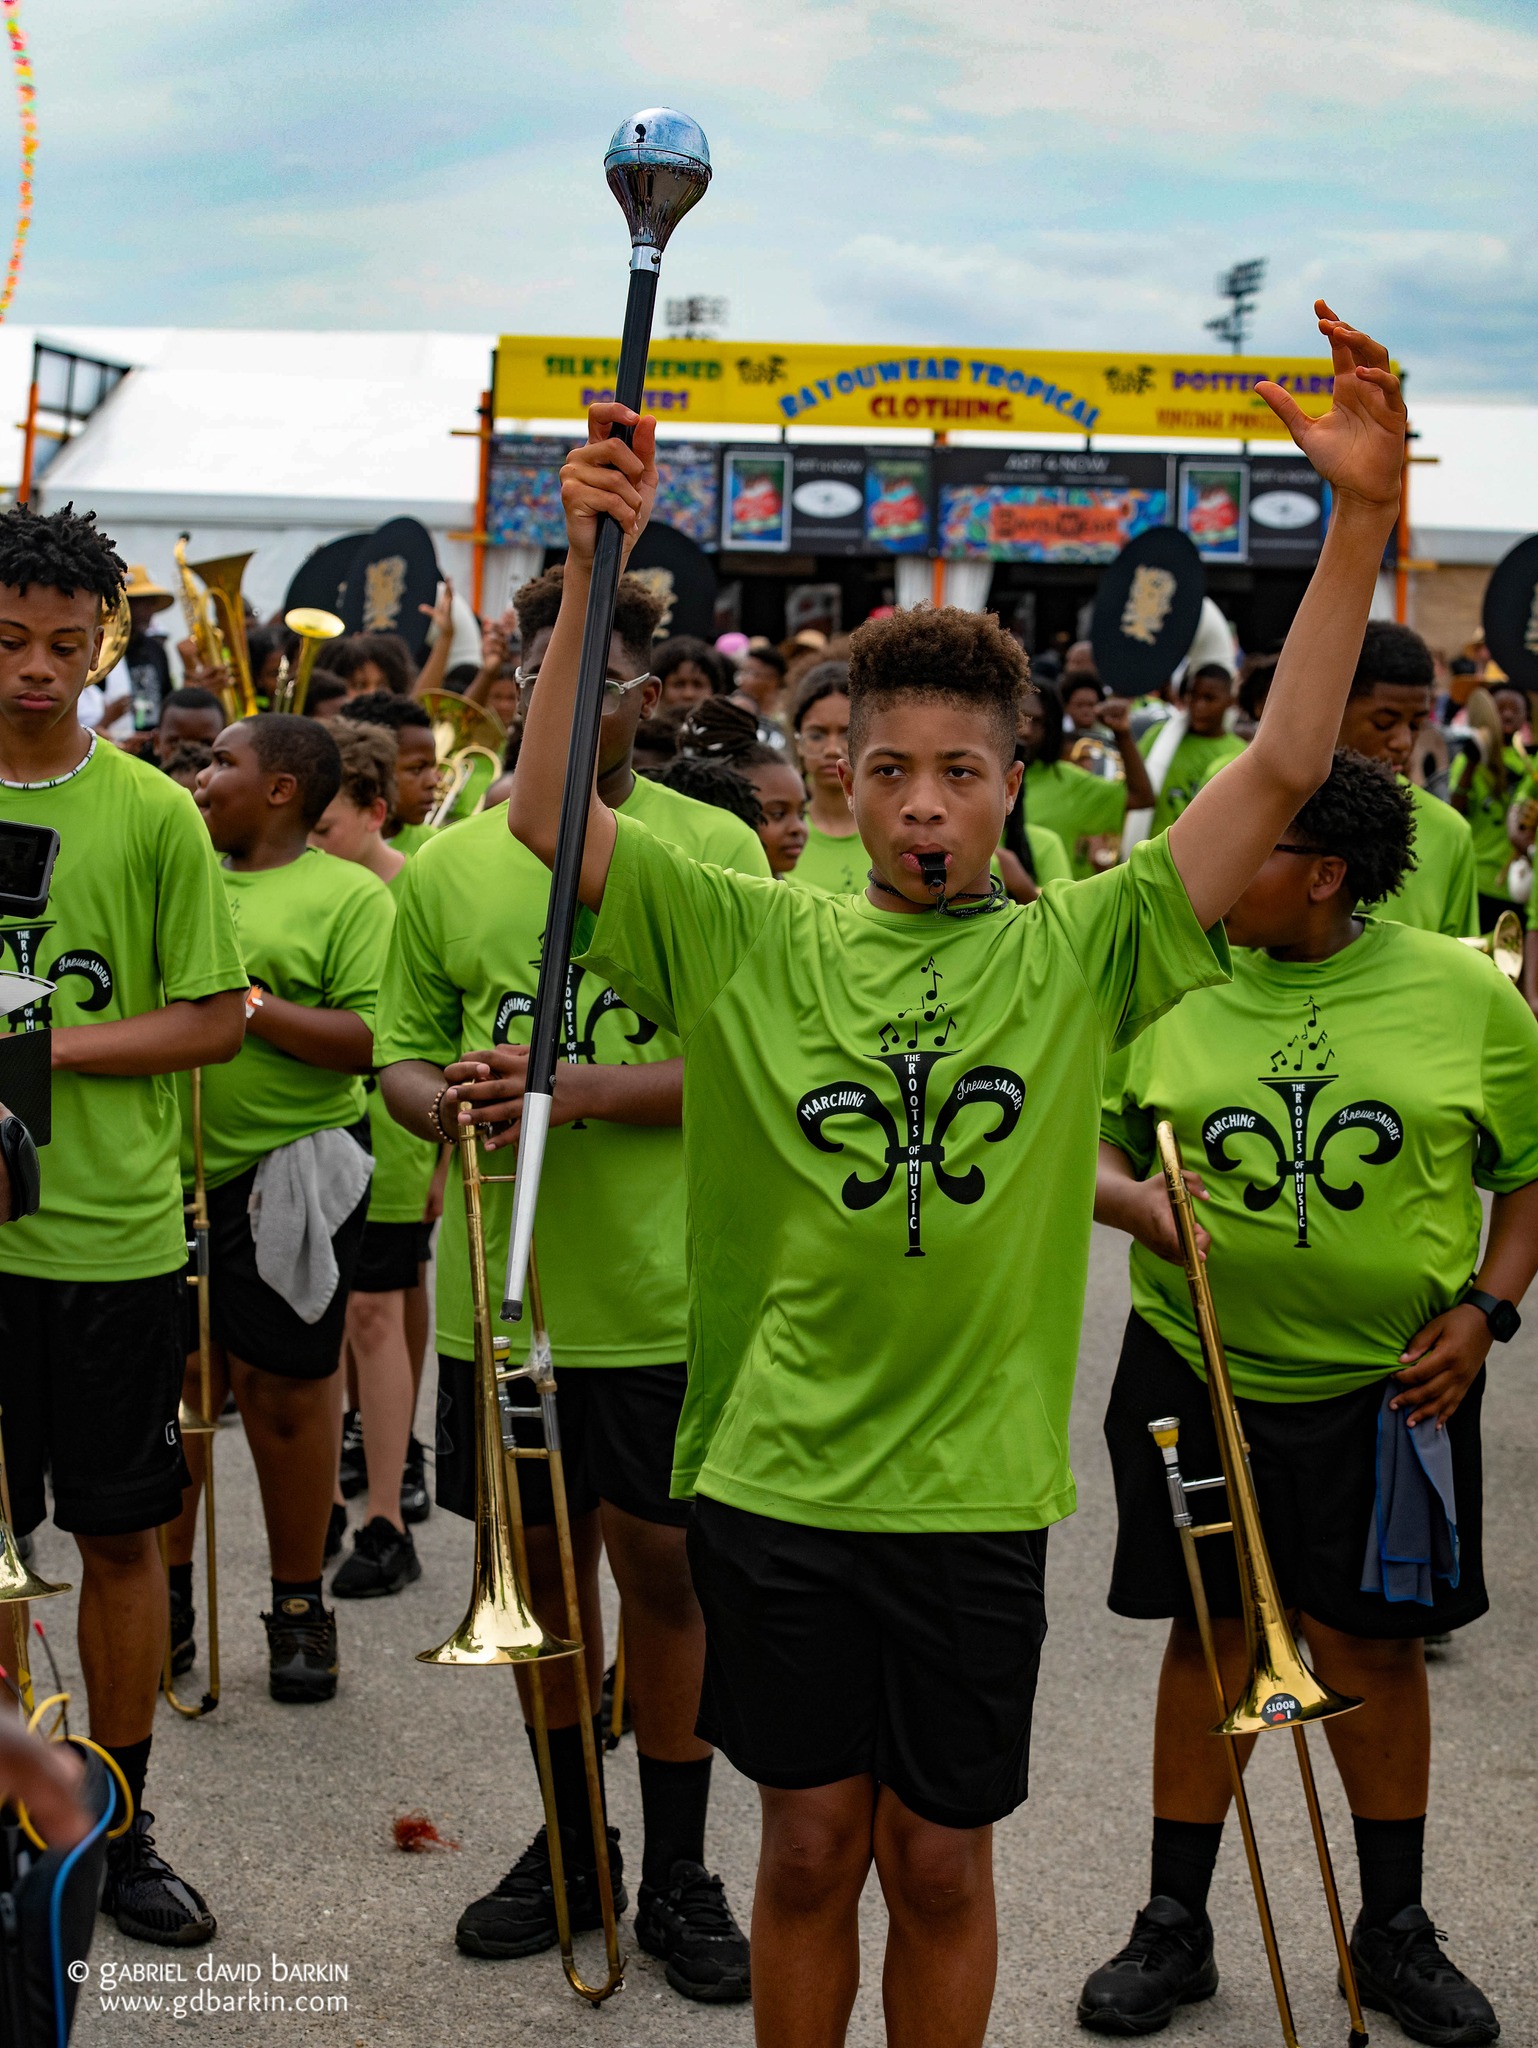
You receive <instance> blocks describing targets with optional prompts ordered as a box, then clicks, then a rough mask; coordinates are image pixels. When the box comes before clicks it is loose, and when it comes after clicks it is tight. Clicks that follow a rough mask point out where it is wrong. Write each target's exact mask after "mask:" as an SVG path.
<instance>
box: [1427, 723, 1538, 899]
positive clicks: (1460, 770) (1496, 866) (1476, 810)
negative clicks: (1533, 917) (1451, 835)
mask: <svg viewBox="0 0 1538 2048" xmlns="http://www.w3.org/2000/svg"><path fill="white" fill-rule="evenodd" d="M1526 777H1527V763H1526V761H1524V760H1523V758H1522V756H1521V755H1520V754H1519V753H1518V752H1517V751H1516V749H1515V748H1514V747H1508V748H1507V749H1506V786H1505V788H1504V789H1497V788H1496V785H1495V777H1494V776H1493V775H1492V774H1491V773H1490V771H1489V769H1488V768H1486V767H1484V766H1482V765H1481V766H1479V767H1476V768H1475V769H1474V771H1473V775H1472V779H1471V778H1470V772H1469V757H1468V755H1467V754H1459V755H1458V757H1457V758H1456V760H1454V762H1453V765H1452V767H1451V769H1450V770H1449V771H1448V776H1447V786H1448V788H1449V789H1452V790H1461V789H1462V788H1463V787H1464V785H1465V784H1468V789H1469V801H1468V810H1467V813H1466V816H1467V820H1468V827H1469V830H1470V831H1471V832H1472V833H1473V835H1474V868H1475V873H1476V875H1477V877H1478V888H1479V893H1480V895H1481V896H1502V897H1506V899H1507V900H1508V901H1509V900H1510V896H1509V892H1508V890H1507V887H1506V870H1507V868H1509V867H1510V866H1511V857H1512V855H1513V854H1514V853H1515V852H1516V848H1515V847H1514V846H1513V845H1512V843H1511V841H1510V839H1508V838H1507V836H1506V813H1507V811H1508V810H1509V809H1510V808H1511V805H1512V802H1513V801H1514V799H1515V798H1516V797H1517V796H1518V795H1519V794H1520V792H1521V789H1522V785H1523V783H1524V781H1525V780H1526Z"/></svg>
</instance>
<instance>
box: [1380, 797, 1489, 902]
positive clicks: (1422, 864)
mask: <svg viewBox="0 0 1538 2048" xmlns="http://www.w3.org/2000/svg"><path fill="white" fill-rule="evenodd" d="M1400 784H1401V787H1403V788H1405V789H1408V790H1409V792H1410V802H1411V805H1412V806H1413V808H1414V811H1415V838H1414V840H1413V842H1412V850H1413V852H1414V854H1415V866H1414V868H1413V869H1412V871H1411V872H1410V873H1409V874H1407V875H1406V876H1405V878H1404V882H1403V884H1402V886H1401V887H1400V888H1399V889H1398V890H1396V892H1395V893H1394V894H1393V895H1392V896H1386V897H1385V898H1384V899H1383V901H1382V902H1381V903H1375V904H1374V905H1373V906H1372V914H1373V916H1374V917H1379V918H1392V919H1393V920H1394V922H1395V923H1396V924H1409V925H1414V926H1415V927H1416V929H1417V930H1418V931H1423V932H1445V933H1446V935H1447V936H1448V937H1449V938H1452V939H1461V938H1465V937H1470V936H1472V935H1473V934H1474V933H1475V932H1477V931H1478V930H1479V898H1478V896H1477V894H1476V884H1475V868H1474V835H1473V833H1472V832H1471V831H1470V830H1469V821H1468V819H1467V818H1461V817H1459V815H1458V813H1457V812H1456V811H1455V810H1454V809H1453V807H1452V805H1451V804H1445V803H1443V802H1442V800H1441V798H1440V797H1435V796H1433V795H1432V794H1431V792H1430V791H1429V790H1425V789H1422V788H1421V787H1420V785H1419V783H1415V782H1406V781H1405V779H1404V777H1403V776H1401V777H1400Z"/></svg>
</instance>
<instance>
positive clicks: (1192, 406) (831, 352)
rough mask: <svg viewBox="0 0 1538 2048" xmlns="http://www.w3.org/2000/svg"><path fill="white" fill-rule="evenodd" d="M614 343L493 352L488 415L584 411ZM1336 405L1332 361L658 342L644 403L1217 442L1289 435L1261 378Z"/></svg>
mask: <svg viewBox="0 0 1538 2048" xmlns="http://www.w3.org/2000/svg"><path fill="white" fill-rule="evenodd" d="M618 368H619V346H618V344H617V343H616V342H613V341H602V340H593V339H591V338H580V337H578V338H574V337H572V336H569V335H552V334H504V335H503V337H502V339H501V341H500V342H499V343H498V345H497V376H496V392H495V397H494V403H495V409H496V415H497V418H498V419H517V420H531V419H580V418H581V417H582V415H583V414H584V413H585V412H586V411H587V408H588V407H589V406H590V405H592V404H594V403H595V402H596V401H598V400H601V399H606V398H612V397H613V396H614V377H615V373H616V371H617V370H618ZM1267 377H1269V378H1271V379H1273V380H1274V381H1275V382H1276V383H1278V384H1280V385H1281V386H1282V387H1283V388H1284V389H1285V390H1287V391H1290V392H1291V393H1292V395H1293V397H1294V398H1296V399H1297V401H1298V403H1299V405H1301V406H1302V408H1303V410H1304V411H1305V412H1308V413H1315V414H1317V413H1323V412H1328V411H1329V409H1330V394H1331V391H1332V388H1333V379H1332V377H1331V372H1330V362H1329V358H1328V357H1327V356H1285V357H1276V356H1271V357H1265V356H1202V355H1192V356H1156V355H1140V354H1138V353H1137V352H1136V351H1133V350H1123V351H1121V352H1120V353H1114V352H1111V351H1109V350H1098V351H1091V350H1081V351H1061V352H1059V351H1056V350H1045V349H988V348H975V349H950V350H939V349H911V348H906V347H904V348H851V347H845V346H843V345H840V344H834V343H823V342H801V341H785V342H781V341H659V342H655V343H654V344H653V346H652V352H651V356H650V359H649V360H648V362H647V365H646V394H645V399H644V401H643V402H644V407H645V410H646V411H647V412H654V413H655V414H656V415H657V417H658V419H659V420H664V421H667V422H668V423H670V424H672V425H677V426H694V425H700V426H775V427H784V426H814V427H853V428H858V429H859V430H861V431H862V432H863V433H866V434H880V433H882V432H883V431H884V430H886V429H888V428H891V427H930V428H933V429H935V430H936V431H938V432H947V431H949V430H951V429H953V428H961V427H964V428H966V429H967V430H968V431H970V432H975V431H977V430H979V429H981V430H982V431H984V432H990V431H991V432H994V433H1000V434H1020V433H1043V432H1052V433H1070V434H1073V433H1078V434H1151V435H1156V436H1158V437H1160V438H1164V437H1167V436H1169V435H1188V434H1190V435H1216V436H1220V437H1223V438H1228V437H1238V438H1240V439H1248V440H1253V441H1260V440H1285V439H1286V438H1287V435H1286V431H1285V429H1284V428H1283V427H1282V425H1281V422H1280V421H1279V420H1278V419H1277V417H1276V415H1275V413H1273V412H1272V411H1271V409H1270V407H1269V406H1268V405H1267V404H1266V402H1265V400H1264V399H1262V398H1257V397H1256V395H1255V386H1256V385H1257V384H1258V383H1260V382H1261V381H1262V379H1264V378H1267Z"/></svg>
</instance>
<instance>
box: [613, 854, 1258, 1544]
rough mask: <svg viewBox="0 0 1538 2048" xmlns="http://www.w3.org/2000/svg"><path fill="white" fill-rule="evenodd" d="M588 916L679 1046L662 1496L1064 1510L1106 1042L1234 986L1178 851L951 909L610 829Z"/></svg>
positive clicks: (789, 1508) (633, 988)
mask: <svg viewBox="0 0 1538 2048" xmlns="http://www.w3.org/2000/svg"><path fill="white" fill-rule="evenodd" d="M586 929H587V932H588V936H589V944H588V948H587V951H586V953H585V955H584V957H583V964H584V965H585V966H586V967H588V968H589V969H591V970H593V971H594V972H597V973H600V974H603V975H604V976H605V977H606V978H607V979H608V980H609V981H610V982H612V983H613V985H614V987H615V988H616V989H617V990H618V991H619V992H620V994H621V995H623V996H625V997H626V998H627V999H628V1000H629V1001H631V1002H633V1003H634V1004H635V1005H636V1007H637V1008H638V1009H640V1010H642V1011H644V1012H647V1013H649V1014H651V1015H654V1016H656V1017H657V1018H658V1019H659V1021H661V1022H662V1023H663V1024H664V1026H665V1027H666V1028H669V1029H676V1030H677V1032H678V1034H679V1036H680V1038H681V1039H682V1042H683V1045H684V1156H685V1162H686V1165H687V1169H688V1179H689V1227H690V1262H689V1289H690V1293H689V1353H688V1363H689V1388H688V1394H687V1397H686V1400H685V1404H684V1410H683V1415H682V1419H681V1421H680V1425H679V1433H678V1441H677V1449H676V1458H675V1464H674V1471H673V1491H674V1493H675V1494H676V1495H679V1496H687V1495H689V1494H692V1493H694V1492H696V1491H698V1492H700V1493H702V1494H706V1495H708V1496H710V1497H711V1498H712V1499H715V1500H720V1501H725V1502H727V1503H728V1504H730V1505H732V1506H736V1507H740V1508H744V1509H748V1510H750V1511H752V1512H754V1513H757V1514H762V1515H769V1516H773V1517H775V1518H777V1519H779V1520H783V1521H790V1522H801V1523H806V1524H809V1525H811V1526H813V1527H821V1528H839V1529H891V1530H945V1529H950V1530H963V1529H1020V1528H1037V1527H1041V1526H1043V1525H1044V1524H1046V1523H1048V1522H1052V1521H1055V1520H1057V1519H1058V1518H1059V1517H1061V1516H1063V1515H1066V1514H1068V1513H1070V1512H1071V1510H1072V1508H1073V1504H1074V1488H1073V1479H1072V1475H1071V1474H1070V1471H1069V1466H1068V1407H1069V1398H1070V1395H1071V1393H1072V1390H1073V1378H1074V1364H1075V1359H1076V1355H1077V1348H1078V1337H1079V1324H1080V1319H1081V1316H1082V1312H1083V1304H1084V1283H1085V1275H1086V1270H1087V1266H1088V1255H1089V1230H1090V1211H1091V1207H1092V1203H1093V1195H1094V1178H1095V1159H1096V1135H1097V1129H1098V1120H1099V1102H1100V1089H1101V1078H1102V1075H1103V1072H1104V1065H1105V1059H1106V1055H1107V1053H1108V1051H1109V1049H1110V1048H1111V1046H1112V1045H1113V1044H1116V1043H1118V1042H1121V1041H1124V1040H1126V1039H1129V1038H1131V1037H1132V1036H1134V1035H1135V1034H1136V1033H1137V1032H1138V1031H1140V1030H1141V1029H1142V1028H1143V1026H1144V1025H1145V1024H1147V1023H1148V1022H1150V1021H1151V1019H1152V1018H1153V1017H1155V1016H1157V1015H1158V1014H1159V1012H1160V1011H1161V1010H1163V1009H1165V1008H1166V1007H1167V1006H1168V1005H1169V1004H1171V1003H1173V1002H1175V1001H1176V1000H1177V999H1178V998H1179V997H1180V996H1181V995H1182V994H1183V993H1184V992H1185V991H1186V990H1187V989H1190V988H1195V987H1199V986H1201V985H1202V984H1203V983H1205V982H1209V981H1216V980H1219V979H1221V978H1222V976H1223V975H1224V974H1225V972H1226V971H1227V970H1226V961H1227V948H1226V946H1225V944H1224V941H1223V938H1222V934H1221V931H1218V932H1215V933H1214V934H1213V935H1212V936H1211V938H1208V937H1206V936H1204V935H1203V933H1202V932H1201V931H1200V930H1199V928H1198V926H1197V923H1196V920H1195V918H1194V916H1193V915H1192V912H1191V905H1190V901H1189V899H1188V898H1187V896H1186V893H1185V889H1184V888H1183V886H1182V884H1181V881H1180V877H1179V875H1178V874H1177V873H1176V871H1175V867H1174V864H1173V862H1172V861H1171V859H1170V856H1169V852H1168V849H1167V846H1166V844H1165V842H1163V841H1162V840H1160V841H1156V842H1154V843H1152V844H1150V845H1149V846H1147V847H1142V848H1139V849H1138V851H1137V853H1136V854H1135V856H1134V857H1133V859H1132V860H1131V861H1130V862H1129V863H1128V864H1126V865H1125V866H1122V867H1119V868H1115V869H1113V870H1112V871H1111V872H1110V873H1108V874H1105V875H1101V876H1097V877H1096V878H1095V879H1094V880H1093V881H1089V882H1051V883H1049V884H1048V885H1047V887H1046V889H1045V890H1044V891H1043V893H1042V895H1041V896H1040V897H1039V898H1038V899H1037V900H1036V902H1034V903H1032V904H1030V905H1019V904H1009V905H1007V906H1006V907H1005V908H1004V909H1003V910H1000V911H997V912H994V913H992V914H990V915H985V916H980V917H975V918H968V919H957V918H949V917H944V916H942V915H940V914H938V913H933V912H931V913H917V914H905V913H903V912H900V911H886V910H878V909H876V908H874V907H873V906H872V905H871V904H870V903H869V902H868V901H867V900H866V899H865V898H864V897H863V896H850V897H829V896H824V895H820V894H818V893H817V892H816V891H814V890H809V889H778V888H774V887H772V886H769V885H764V884H760V883H756V882H751V881H745V880H743V879H742V878H741V877H739V876H735V875H729V874H726V873H724V872H722V871H721V870H719V869H715V868H708V867H704V866H702V865H701V864H700V863H698V862H697V861H692V860H689V859H688V858H687V857H686V856H684V855H683V854H681V853H679V852H677V851H675V850H674V849H673V848H671V847H667V846H664V845H663V844H662V843H661V841H660V840H659V839H657V838H656V836H655V835H653V834H649V833H646V832H642V831H639V830H637V829H636V828H635V827H634V826H632V825H631V824H630V822H629V821H628V820H627V819H626V818H624V817H621V818H620V820H619V836H618V841H617V844H616V846H615V852H614V859H613V863H612V865H611V867H610V870H609V877H608V882H607V886H606V888H605V892H604V901H603V908H602V913H601V915H600V916H599V918H598V919H597V921H596V925H590V926H587V927H586Z"/></svg>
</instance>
